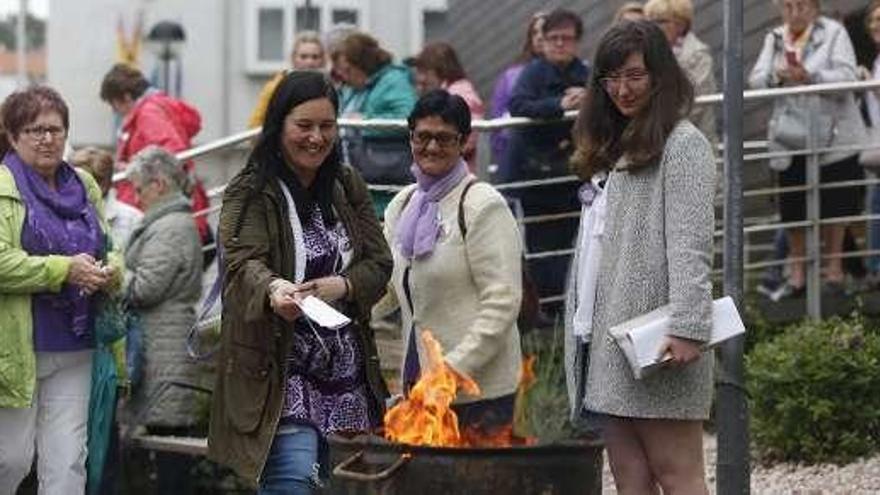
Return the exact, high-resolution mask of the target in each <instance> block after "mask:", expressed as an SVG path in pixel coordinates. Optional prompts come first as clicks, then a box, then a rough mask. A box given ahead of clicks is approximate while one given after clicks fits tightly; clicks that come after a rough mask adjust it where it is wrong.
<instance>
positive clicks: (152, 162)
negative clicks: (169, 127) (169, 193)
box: [128, 145, 189, 193]
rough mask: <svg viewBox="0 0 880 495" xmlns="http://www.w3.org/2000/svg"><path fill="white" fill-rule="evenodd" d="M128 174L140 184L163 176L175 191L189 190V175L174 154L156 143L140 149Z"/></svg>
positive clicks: (132, 161)
mask: <svg viewBox="0 0 880 495" xmlns="http://www.w3.org/2000/svg"><path fill="white" fill-rule="evenodd" d="M128 176H129V178H131V179H132V180H136V181H137V182H139V183H140V184H144V183H145V182H148V181H151V180H153V179H157V178H159V177H163V178H165V179H166V181H167V182H168V185H169V186H170V187H171V189H172V190H173V191H176V192H184V193H185V192H187V191H188V190H189V176H188V175H187V173H186V171H185V170H183V165H182V164H181V163H180V161H178V160H177V158H175V157H174V155H173V154H171V153H169V152H168V151H166V150H165V149H164V148H161V147H159V146H156V145H150V146H147V147H146V148H144V149H142V150H140V151H139V152H138V153H137V154H136V155H135V156H134V158H132V159H131V163H129V168H128Z"/></svg>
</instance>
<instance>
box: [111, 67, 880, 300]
mask: <svg viewBox="0 0 880 495" xmlns="http://www.w3.org/2000/svg"><path fill="white" fill-rule="evenodd" d="M867 90H878V91H880V80H871V81H858V82H846V83H826V84H814V85H807V86H794V87H785V88H770V89H756V90H747V91H745V92H744V93H743V98H744V100H745V101H747V102H748V101H761V100H768V99H775V98H781V97H787V96H798V95H823V94H831V93H842V92H861V91H867ZM722 101H723V95H722V94H712V95H704V96H700V97H698V98H697V99H696V100H695V103H696V104H697V105H714V104H718V103H721V102H722ZM811 115H812V114H811ZM576 116H577V112H576V111H569V112H566V113H565V114H564V117H563V120H573V119H574V118H575V117H576ZM553 122H558V120H535V119H529V118H524V117H504V118H497V119H476V120H474V121H473V123H472V129H473V130H474V131H477V132H486V131H494V130H498V129H504V128H509V127H521V126H530V125H544V124H548V123H553ZM338 124H339V126H340V127H349V128H357V129H399V130H405V129H407V122H406V120H405V119H373V120H359V119H348V118H340V119H339V120H338ZM811 127H812V126H811ZM259 132H260V129H259V128H254V129H249V130H246V131H242V132H239V133H236V134H233V135H230V136H227V137H224V138H221V139H218V140H215V141H212V142H210V143H206V144H203V145H199V146H196V147H194V148H192V149H189V150H186V151H183V152H180V153H178V154H177V158H178V159H180V160H182V161H183V160H192V159H196V158H200V157H203V156H205V155H208V154H211V153H215V152H217V151H223V150H227V149H230V148H232V147H235V146H238V145H240V144H242V143H246V142H248V141H249V140H252V139H253V138H255V137H256V136H258V135H259ZM767 144H768V143H767V142H766V141H747V142H746V143H744V148H745V149H747V150H753V151H755V152H752V153H749V154H746V155H744V157H743V160H744V162H745V163H756V162H761V161H764V160H769V159H772V158H780V157H795V156H806V157H807V164H808V174H807V175H808V180H807V183H806V184H805V185H803V186H794V187H765V188H760V189H755V190H749V191H745V192H744V194H743V197H744V198H754V197H760V196H773V195H778V194H781V193H787V192H796V191H804V192H806V195H807V201H808V215H807V219H806V220H803V221H798V222H787V223H782V222H779V221H775V222H770V223H767V222H765V221H764V220H766V219H765V218H762V219H759V221H758V222H757V223H756V222H751V225H747V226H746V227H744V233H745V234H746V236H747V237H746V238H747V239H748V235H750V234H757V233H761V232H772V231H776V230H779V229H791V228H808V229H809V230H810V235H809V236H808V242H807V255H806V256H804V257H801V258H797V259H795V258H791V257H789V258H786V259H784V260H771V261H758V262H748V261H747V262H746V263H745V266H744V269H745V270H747V271H754V270H761V269H765V268H768V267H773V266H780V265H784V264H787V263H792V262H796V261H806V262H807V263H808V264H809V265H808V266H809V270H808V272H809V273H808V285H807V298H808V304H807V305H808V314H809V315H810V316H811V317H819V308H820V307H821V299H820V298H821V291H820V290H819V284H820V282H819V271H820V263H821V262H822V260H824V259H830V258H832V257H839V258H846V257H862V256H877V255H880V250H870V249H868V250H861V251H858V252H852V253H846V254H838V255H834V256H830V255H816V253H819V242H818V241H819V228H820V227H821V226H823V225H833V224H840V223H852V222H862V221H871V220H880V214H862V215H855V216H849V217H844V218H831V219H820V218H819V214H818V213H819V210H818V208H819V206H818V203H819V194H818V191H820V190H825V189H833V188H840V187H855V186H875V185H878V184H880V179H871V178H868V179H865V180H859V181H846V182H839V183H832V184H819V183H818V167H819V164H818V157H819V155H821V154H824V153H832V152H851V153H853V154H855V153H858V152H859V151H862V150H865V149H880V142H878V143H866V144H863V145H847V146H837V147H814V146H808V147H807V148H806V149H803V150H792V151H762V150H765V149H766V148H767ZM718 148H719V151H720V152H723V145H719V147H718ZM718 161H719V163H720V162H721V158H720V157H719V158H718ZM124 178H125V173H124V172H122V173H118V174H116V175H114V181H116V180H121V179H124ZM578 180H579V179H578V178H577V177H575V176H574V175H569V176H564V177H552V178H548V179H538V180H524V181H516V182H509V183H503V184H496V185H495V188H496V189H498V190H500V191H512V190H519V189H528V188H532V187H538V186H546V185H552V184H565V183H571V182H576V181H578ZM368 187H369V189H370V190H372V191H383V192H396V191H398V190H400V189H402V188H403V186H397V185H380V184H371V185H369V186H368ZM224 190H225V185H223V186H219V187H215V188H212V189H211V190H209V191H208V197H209V198H211V199H215V198H218V197H220V196H221V195H222V193H223V191H224ZM722 194H723V193H722ZM219 209H220V205H219V204H216V205H212V206H211V207H210V208H207V209H205V210H202V211H198V212H196V213H195V215H210V214H213V213H215V212H217V211H218V210H219ZM579 215H580V211H571V212H563V213H553V214H542V215H532V216H526V217H523V218H521V219H519V222H520V225H521V227H522V228H527V226H529V225H534V224H538V223H545V222H555V221H562V220H570V219H573V218H577V217H578V216H579ZM747 220H748V219H747ZM747 223H749V222H748V221H747ZM723 235H724V233H723V231H722V230H720V229H719V230H716V232H715V237H716V238H718V239H720V238H722V237H723ZM747 245H748V242H747ZM573 252H574V249H573V247H572V248H567V249H559V250H553V251H546V252H532V253H527V254H526V259H527V260H539V259H546V258H550V257H555V256H570V255H571V254H572V253H573ZM747 259H748V257H747ZM719 273H720V272H719V271H718V270H716V271H715V274H716V275H717V274H719ZM562 299H563V295H554V296H551V297H546V298H542V299H541V302H542V303H550V302H557V301H560V300H562Z"/></svg>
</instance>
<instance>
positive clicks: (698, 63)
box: [675, 32, 718, 143]
mask: <svg viewBox="0 0 880 495" xmlns="http://www.w3.org/2000/svg"><path fill="white" fill-rule="evenodd" d="M675 58H676V60H678V64H679V65H680V66H681V68H682V69H684V72H685V73H686V74H687V76H688V78H689V79H690V80H691V83H693V85H694V95H695V96H703V95H711V94H714V93H715V92H717V91H718V85H717V84H716V83H715V71H714V69H713V67H712V52H711V51H710V50H709V47H708V46H707V45H706V44H705V43H703V42H702V41H700V39H699V38H697V36H696V35H695V34H694V33H693V32H689V33H688V34H686V35H685V36H684V38H683V39H682V40H681V44H679V45H678V46H676V47H675ZM688 119H690V121H691V122H693V123H694V125H695V126H697V129H699V130H700V131H702V132H703V134H704V135H705V136H706V137H707V138H709V141H711V142H712V143H715V142H717V141H718V132H717V127H716V124H715V105H714V104H711V105H694V107H693V109H691V113H690V115H689V116H688Z"/></svg>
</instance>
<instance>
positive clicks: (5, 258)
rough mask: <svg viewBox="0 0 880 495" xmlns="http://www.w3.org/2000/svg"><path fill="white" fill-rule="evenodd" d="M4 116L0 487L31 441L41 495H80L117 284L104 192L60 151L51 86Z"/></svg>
mask: <svg viewBox="0 0 880 495" xmlns="http://www.w3.org/2000/svg"><path fill="white" fill-rule="evenodd" d="M0 114H2V122H3V127H4V128H5V130H6V132H5V133H0V156H2V164H0V329H2V331H0V439H2V441H0V493H15V491H16V488H17V486H18V485H19V484H20V483H21V480H22V479H23V478H24V477H25V476H26V475H27V473H28V472H29V471H30V468H31V463H32V462H33V457H34V452H35V450H36V452H37V472H38V474H39V475H38V478H39V483H40V487H39V489H40V493H71V494H76V493H83V491H84V489H85V482H86V471H85V460H86V433H87V432H86V429H87V428H86V422H87V418H88V407H89V393H90V383H91V369H92V353H93V348H94V339H93V338H92V331H93V325H94V319H95V299H94V295H95V293H96V292H98V291H102V290H107V289H108V288H110V287H111V286H114V285H116V284H117V283H118V281H119V279H118V277H117V276H116V275H117V273H118V271H117V269H116V268H115V267H112V266H110V265H105V264H104V262H105V261H106V257H105V254H106V253H105V234H104V230H105V229H104V225H103V218H102V215H103V212H102V208H103V206H102V204H101V192H100V189H99V188H98V185H97V184H96V183H95V181H94V180H93V179H92V178H91V177H90V176H88V174H87V173H82V174H80V173H78V172H77V171H75V170H74V169H73V168H72V167H71V166H70V165H68V164H67V163H66V162H64V161H63V160H62V153H63V151H64V142H65V139H66V138H67V129H68V110H67V105H66V104H65V102H64V100H63V99H62V98H61V96H60V95H59V94H58V93H57V92H56V91H55V90H53V89H51V88H48V87H44V86H35V87H31V88H27V89H24V90H21V91H18V92H15V93H13V94H12V95H10V96H9V97H8V98H7V99H6V101H5V102H4V104H3V108H2V112H0Z"/></svg>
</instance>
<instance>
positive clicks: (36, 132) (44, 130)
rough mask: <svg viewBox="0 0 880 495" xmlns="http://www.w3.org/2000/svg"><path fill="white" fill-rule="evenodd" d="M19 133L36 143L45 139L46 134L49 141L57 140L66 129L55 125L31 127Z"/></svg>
mask: <svg viewBox="0 0 880 495" xmlns="http://www.w3.org/2000/svg"><path fill="white" fill-rule="evenodd" d="M21 132H22V133H23V134H24V135H25V136H27V137H28V138H30V139H32V140H34V141H38V140H40V139H43V138H44V137H46V135H47V134H48V135H49V139H58V138H59V137H61V136H62V135H63V134H64V133H65V132H66V129H64V128H63V127H61V126H57V125H37V126H33V127H25V128H24V129H22V130H21Z"/></svg>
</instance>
